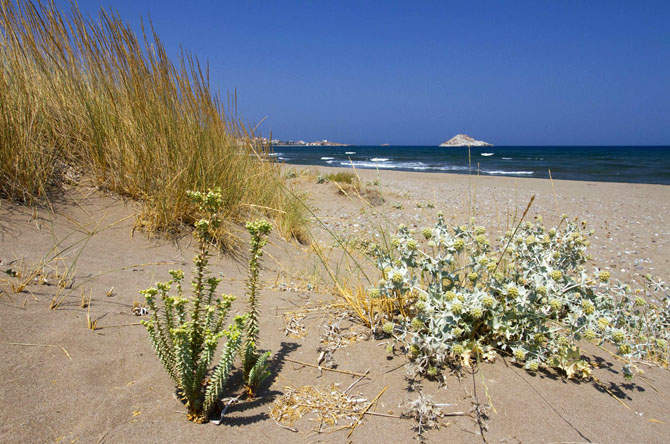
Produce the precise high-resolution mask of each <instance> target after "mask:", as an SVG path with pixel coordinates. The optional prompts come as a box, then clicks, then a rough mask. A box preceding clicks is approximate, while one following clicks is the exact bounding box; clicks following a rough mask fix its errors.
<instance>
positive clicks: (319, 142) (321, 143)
mask: <svg viewBox="0 0 670 444" xmlns="http://www.w3.org/2000/svg"><path fill="white" fill-rule="evenodd" d="M271 143H272V145H281V146H349V145H348V144H346V143H338V142H331V141H330V140H326V139H323V140H317V141H315V142H305V141H304V140H298V141H294V140H276V139H272V141H271Z"/></svg>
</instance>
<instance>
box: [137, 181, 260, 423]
mask: <svg viewBox="0 0 670 444" xmlns="http://www.w3.org/2000/svg"><path fill="white" fill-rule="evenodd" d="M188 195H189V198H190V199H191V200H192V201H193V203H194V204H196V205H197V206H198V208H199V210H200V212H201V213H202V214H203V215H204V217H203V218H202V219H200V220H199V221H197V222H196V223H195V232H194V236H195V238H196V240H197V241H198V253H197V254H196V256H195V258H194V259H193V263H194V264H195V268H194V276H193V279H192V281H191V285H192V287H193V293H192V295H191V297H190V298H186V297H184V293H183V288H182V282H183V280H184V272H183V271H182V270H170V275H171V276H172V279H171V280H170V281H168V282H157V283H156V286H155V287H152V288H148V289H146V290H142V291H141V292H140V293H142V294H143V295H144V297H145V299H146V303H147V307H148V308H149V315H150V316H149V319H148V320H145V321H143V322H142V323H143V325H144V326H145V327H146V329H147V331H148V333H149V338H150V340H151V343H152V346H153V349H154V351H155V353H156V355H157V356H158V358H159V360H160V362H161V363H162V364H163V366H164V367H165V369H166V371H167V373H168V374H169V375H170V377H171V378H172V380H173V381H174V383H175V384H176V385H177V387H178V390H179V392H180V393H181V395H182V398H183V400H184V402H185V404H186V408H187V412H188V413H187V415H188V419H189V420H191V421H194V422H198V423H201V422H205V421H207V418H208V415H209V414H211V413H212V411H213V410H214V407H215V405H216V403H217V401H218V399H219V397H220V396H221V393H222V391H223V388H224V385H225V383H226V381H227V380H228V377H229V375H230V373H231V371H232V369H233V364H234V360H235V357H236V356H237V355H238V354H239V352H240V349H241V348H242V342H243V339H244V338H246V349H245V350H246V351H245V357H246V356H252V357H253V359H254V360H253V365H251V367H250V371H249V372H247V371H245V380H246V381H247V384H248V385H249V383H250V382H249V381H251V382H252V383H255V385H253V387H254V388H256V387H257V386H258V383H260V382H257V381H262V380H263V379H265V378H266V377H267V376H268V375H269V369H268V362H267V359H268V357H269V353H265V354H262V355H260V356H259V355H258V354H257V353H256V351H255V350H256V349H255V343H256V341H257V338H258V310H257V308H256V301H255V293H256V291H255V288H256V282H257V279H258V267H257V259H258V257H260V256H261V255H262V252H261V250H262V248H263V245H265V243H264V241H263V240H262V239H259V238H258V236H257V237H254V236H253V235H252V251H254V252H255V253H254V254H253V255H252V260H254V261H256V262H254V264H255V265H254V266H253V267H252V266H251V262H250V277H249V289H250V297H249V298H250V304H249V305H250V311H249V313H247V314H245V315H244V316H236V317H235V319H234V321H233V323H231V324H230V325H228V327H227V328H224V326H225V320H226V317H227V315H228V312H229V310H230V307H231V304H232V302H233V300H234V299H235V298H234V297H233V296H230V295H221V296H217V295H216V289H217V286H218V285H219V282H220V279H218V278H215V277H211V276H209V275H208V265H209V258H210V247H211V245H212V240H213V232H214V230H216V229H217V228H218V227H219V226H220V224H221V218H220V211H221V209H222V204H223V202H222V198H221V193H220V191H219V190H210V191H208V192H207V193H201V192H189V194H188ZM253 226H254V227H257V228H258V231H259V233H262V234H267V232H269V229H268V227H269V224H268V223H267V222H265V221H262V222H261V223H258V222H257V223H256V225H253ZM254 257H255V259H253V258H254ZM171 290H176V295H171V294H170V293H171ZM224 337H225V339H226V341H225V344H224V345H223V351H222V352H221V357H220V359H219V362H218V364H217V365H216V366H215V367H214V368H213V369H210V364H211V363H212V360H213V359H214V355H215V353H216V350H217V347H218V345H219V342H220V341H221V339H222V338H224ZM249 359H250V358H247V359H245V365H246V364H248V362H251V361H249ZM245 369H246V367H245Z"/></svg>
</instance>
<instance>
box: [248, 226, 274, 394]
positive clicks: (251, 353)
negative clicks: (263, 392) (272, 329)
mask: <svg viewBox="0 0 670 444" xmlns="http://www.w3.org/2000/svg"><path fill="white" fill-rule="evenodd" d="M246 228H247V231H249V234H251V241H250V243H251V248H250V249H249V253H250V257H249V275H248V280H247V296H248V302H249V312H248V316H247V319H246V325H245V334H246V338H245V343H244V351H243V355H242V363H243V365H242V366H243V368H244V382H245V384H246V386H247V391H248V393H249V396H251V397H253V396H255V395H256V390H257V389H258V386H259V385H260V384H261V383H262V382H263V381H264V380H265V379H266V378H267V377H268V376H270V371H269V369H268V367H269V361H268V359H269V358H270V352H265V353H263V354H260V353H259V352H258V348H257V346H258V302H257V296H258V272H259V271H260V264H259V260H260V258H261V256H263V247H264V246H265V244H266V243H267V235H268V234H269V233H270V230H272V225H270V223H268V222H267V221H265V220H257V221H255V222H248V223H247V224H246Z"/></svg>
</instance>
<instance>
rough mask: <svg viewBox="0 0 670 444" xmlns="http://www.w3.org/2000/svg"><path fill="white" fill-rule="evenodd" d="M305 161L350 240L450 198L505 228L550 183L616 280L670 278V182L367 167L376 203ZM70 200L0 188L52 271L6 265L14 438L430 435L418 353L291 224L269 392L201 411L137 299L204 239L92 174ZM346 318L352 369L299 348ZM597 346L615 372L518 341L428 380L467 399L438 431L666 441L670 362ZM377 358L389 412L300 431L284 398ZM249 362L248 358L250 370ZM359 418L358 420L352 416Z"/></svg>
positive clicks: (224, 267) (20, 237)
mask: <svg viewBox="0 0 670 444" xmlns="http://www.w3.org/2000/svg"><path fill="white" fill-rule="evenodd" d="M286 168H288V167H286ZM306 170H311V174H305V173H302V174H301V169H300V168H297V172H298V174H297V177H296V178H295V179H290V180H289V183H292V184H293V186H294V187H295V188H296V189H299V190H303V191H306V192H308V193H309V203H310V205H311V206H312V208H313V211H314V214H315V215H316V216H318V218H319V219H320V220H321V221H322V223H323V226H324V227H327V228H328V230H332V231H333V232H336V233H339V234H340V235H341V236H342V237H343V238H345V239H348V240H355V239H374V238H375V237H376V235H377V234H378V231H377V230H378V227H380V226H381V227H387V228H388V229H391V230H393V229H394V228H393V227H395V226H396V225H397V224H400V223H404V224H406V225H410V226H412V227H416V228H418V229H421V228H422V227H424V226H427V225H430V224H431V223H432V222H433V221H434V218H435V214H436V212H437V211H442V212H443V213H444V214H445V217H446V218H447V220H448V221H449V222H453V223H454V224H457V223H463V222H467V221H468V220H469V219H470V218H471V217H474V218H475V219H476V221H477V223H478V224H479V225H483V226H486V227H487V228H488V229H489V230H490V232H492V233H502V232H504V231H506V230H507V229H508V227H509V226H510V224H512V223H513V221H514V220H515V217H516V220H518V218H519V217H521V214H522V213H523V211H524V209H525V208H526V206H527V204H528V202H529V200H530V199H531V196H535V199H534V202H533V205H532V206H531V208H530V210H529V213H528V215H527V218H531V219H532V218H534V217H536V216H538V215H541V216H542V217H543V218H544V220H545V223H546V225H547V226H551V225H552V224H554V223H556V222H557V221H558V220H559V218H560V215H561V214H563V213H565V214H567V215H568V216H569V217H571V218H573V217H574V218H578V220H585V221H586V222H587V223H588V225H589V226H590V227H591V228H592V229H593V230H595V234H594V236H593V237H592V238H591V248H590V251H591V253H592V255H593V261H592V263H593V264H597V265H598V266H600V267H602V268H606V269H608V270H610V271H611V273H612V275H613V277H614V278H617V279H622V280H633V279H638V278H639V277H640V276H644V275H646V274H647V273H651V274H652V275H655V276H659V277H660V278H662V279H664V280H667V279H668V278H669V277H670V253H669V249H668V239H670V224H669V223H668V219H667V214H669V213H670V186H663V185H644V184H624V183H604V182H603V183H600V182H573V181H554V182H553V183H552V182H550V181H549V180H543V179H527V178H519V179H516V178H509V177H491V176H486V177H484V176H482V177H477V176H467V175H453V174H429V173H405V172H394V171H379V172H377V171H374V170H358V171H357V174H359V175H360V178H361V180H362V182H364V183H370V184H371V185H369V186H370V187H372V188H374V189H376V190H377V191H378V192H379V193H380V194H381V196H382V197H383V199H384V202H383V203H379V204H378V205H374V206H373V205H369V204H368V203H366V202H363V201H361V199H359V198H358V197H356V196H354V195H352V194H343V193H342V192H340V190H339V189H338V186H337V185H336V184H334V183H332V182H331V183H324V184H317V183H316V181H315V180H314V179H315V177H316V176H317V175H318V174H325V173H326V172H330V171H329V170H328V169H326V168H321V169H320V170H319V172H317V171H315V169H313V168H312V169H309V168H307V169H306ZM346 171H352V170H346ZM372 184H376V185H372ZM55 209H56V213H55V214H51V213H50V212H49V211H48V210H46V209H40V210H39V211H33V210H32V209H30V208H27V207H22V206H18V205H16V204H14V203H12V202H9V201H7V200H2V201H0V236H1V237H0V245H1V248H0V260H1V261H2V263H1V266H2V270H3V271H4V270H9V269H12V270H14V271H17V272H19V274H20V275H21V276H31V275H30V272H31V271H32V270H37V269H38V268H39V269H40V270H41V269H44V273H40V274H36V275H35V276H34V279H30V281H29V282H28V283H27V284H28V285H27V287H26V288H25V289H24V290H23V291H20V292H17V291H15V290H16V288H12V285H14V286H16V285H17V283H18V282H19V281H20V279H19V278H15V277H11V276H9V275H7V276H5V273H3V276H2V279H1V280H0V291H1V293H0V307H1V308H0V332H1V335H0V336H1V337H2V339H1V341H0V350H1V353H2V357H3V359H2V362H1V363H0V373H1V374H2V376H3V382H2V385H1V386H0V395H1V396H0V398H1V399H2V400H3V401H4V402H3V406H2V408H1V409H0V420H1V421H0V422H1V425H0V441H2V442H6V443H27V442H34V443H42V442H56V443H97V444H100V443H162V442H214V441H219V440H220V441H227V442H232V441H236V440H251V441H253V442H268V443H270V442H287V443H288V442H311V443H316V442H370V441H380V442H381V441H385V442H414V440H416V439H417V433H416V431H415V430H414V428H415V427H416V425H417V423H416V421H414V420H413V419H401V418H398V417H397V416H398V415H399V414H400V413H402V412H403V411H404V410H405V409H406V405H407V403H408V402H409V401H411V400H413V399H415V398H416V397H417V392H416V391H409V390H408V382H407V380H406V378H405V370H404V368H403V364H404V363H405V362H406V358H405V357H404V356H401V355H395V356H392V357H391V356H389V355H387V353H386V352H385V350H384V348H385V347H384V346H385V345H386V342H385V341H383V340H375V339H374V338H372V337H370V335H369V334H368V333H366V331H365V329H363V328H362V327H361V326H360V325H357V324H356V323H355V322H353V321H352V320H351V319H350V317H349V316H347V315H346V313H343V312H342V311H341V310H339V311H338V310H337V309H335V308H334V307H335V306H333V305H332V304H333V303H336V302H338V299H337V297H336V295H335V292H334V291H333V288H332V282H330V281H329V280H328V277H327V275H326V273H324V272H323V270H322V269H321V268H320V265H319V261H318V260H317V259H316V258H315V256H314V254H313V253H312V249H311V248H310V247H309V246H307V245H296V244H295V243H289V242H287V241H285V240H282V239H280V238H279V237H277V235H276V234H273V235H272V236H271V242H270V244H269V246H268V248H267V254H266V256H265V257H264V259H263V266H264V268H263V271H262V274H261V279H262V283H263V285H262V289H261V294H260V301H261V302H260V303H261V330H260V347H261V348H262V349H265V350H270V351H271V352H272V371H273V373H272V376H271V377H270V379H269V380H268V381H267V382H266V383H265V384H264V386H263V387H262V388H261V390H260V391H259V393H258V398H256V399H255V400H253V401H240V402H237V403H235V404H233V405H232V406H231V407H230V409H229V411H228V413H227V415H226V418H225V419H224V421H223V422H222V424H221V425H218V426H217V425H215V424H213V423H208V424H205V425H197V424H193V423H191V422H189V421H187V420H186V414H185V409H184V406H183V405H182V404H181V402H180V401H179V400H178V399H177V397H176V396H175V387H174V386H173V385H172V384H171V382H170V379H169V378H168V377H167V375H166V374H165V372H164V370H163V368H162V367H161V365H160V363H159V361H158V360H157V359H156V357H155V355H154V353H153V350H152V349H151V345H150V342H149V340H148V338H147V333H146V331H145V329H144V328H143V327H142V326H141V325H139V324H138V322H139V320H140V319H141V317H139V316H136V315H134V314H133V304H134V303H141V302H142V299H141V296H140V294H139V291H140V290H142V289H144V288H147V287H149V286H151V285H153V283H154V282H155V281H158V280H167V271H168V270H169V269H173V268H182V269H184V270H191V268H192V263H191V258H192V257H193V254H194V253H193V252H194V246H193V245H192V242H191V240H190V238H189V237H188V236H184V237H183V238H181V239H179V240H176V241H170V240H165V239H157V240H156V239H153V240H150V239H147V237H146V235H145V234H144V233H142V232H134V233H133V231H132V227H133V221H134V215H135V214H136V211H137V205H136V204H135V203H133V202H127V201H124V200H123V199H121V198H119V197H116V196H113V195H108V194H105V193H102V192H100V191H98V190H95V189H90V188H85V187H83V186H77V187H73V188H71V189H69V190H67V191H66V193H65V195H64V197H63V199H61V200H59V201H58V202H57V203H56V205H55ZM312 227H313V228H312V233H313V235H314V238H315V242H316V243H317V244H319V245H321V246H322V247H324V248H325V247H327V246H332V244H333V238H332V235H330V234H328V233H327V230H325V229H324V228H320V225H319V224H318V223H316V222H313V225H312ZM240 231H242V229H240ZM66 247H70V248H66ZM60 250H65V251H62V252H60V254H57V255H55V256H56V257H55V258H54V259H53V260H50V261H49V262H48V263H43V264H41V266H40V261H44V258H46V257H51V256H53V254H52V253H53V252H55V251H60ZM242 251H243V253H242V254H240V255H239V256H237V257H231V256H221V257H217V258H216V259H215V260H214V261H213V262H214V263H213V265H212V268H211V269H212V272H213V273H214V274H216V275H218V274H219V273H221V275H222V276H223V281H222V284H221V287H220V290H221V291H223V292H225V293H230V294H233V295H236V296H237V297H238V300H237V301H236V302H235V305H234V307H235V309H237V310H240V311H242V310H243V308H244V305H243V303H244V297H243V295H244V288H245V282H244V279H245V276H246V258H245V254H246V248H244V249H243V250H242ZM68 269H71V271H72V273H73V276H74V281H73V283H72V285H71V287H69V289H66V291H61V292H60V293H59V287H58V286H57V285H56V281H57V278H58V276H59V275H62V274H63V273H65V271H66V270H68ZM69 290H72V291H69ZM59 295H60V296H59ZM61 296H62V301H60V303H59V305H58V307H57V308H56V309H53V310H51V309H50V308H49V307H50V304H51V303H52V301H53V300H54V298H57V299H58V300H60V299H59V298H60V297H61ZM89 297H90V307H86V308H83V307H82V300H83V299H86V300H88V299H89ZM329 304H330V305H329ZM296 314H298V315H300V316H302V317H300V316H297V317H296ZM87 317H88V318H89V319H92V320H95V321H96V322H97V325H96V329H95V330H91V329H89V328H87ZM288 319H297V321H296V322H297V324H295V325H299V326H302V327H303V328H304V337H300V338H299V337H292V336H291V335H290V332H289V331H287V330H286V326H287V324H286V322H285V321H286V320H288ZM333 329H335V330H337V331H338V332H339V334H340V335H344V336H343V337H346V338H349V339H347V341H344V342H343V343H342V344H341V345H340V346H339V347H337V348H336V349H335V351H334V353H333V361H334V363H335V365H336V369H338V370H341V371H343V372H344V373H337V372H332V371H328V370H319V369H317V368H314V367H310V366H306V365H303V364H300V363H298V362H296V361H299V362H303V363H308V364H312V365H316V364H317V362H318V358H319V355H320V351H321V350H323V347H324V346H325V345H327V344H326V343H325V342H324V341H325V339H324V338H327V335H325V334H324V333H327V332H328V331H331V332H332V331H333ZM287 333H288V334H287ZM298 336H302V335H298ZM582 347H583V348H582V352H583V354H584V355H585V356H586V357H587V358H588V359H590V360H591V361H592V362H595V363H597V368H596V369H595V370H594V376H595V377H596V380H597V381H599V382H598V383H596V382H594V381H583V382H579V381H572V380H570V381H567V380H565V379H563V378H562V377H560V376H558V375H556V374H554V373H551V372H539V373H537V374H534V375H533V374H530V373H528V372H526V371H524V370H523V369H522V368H520V367H518V366H516V365H514V364H512V363H511V362H510V360H509V359H508V358H505V357H499V358H498V359H497V361H496V362H495V363H491V364H484V365H482V366H481V368H480V370H479V372H477V373H475V374H470V373H468V372H467V371H465V372H464V373H462V374H461V375H456V374H448V375H447V377H446V386H441V385H439V384H437V383H436V382H433V381H428V380H422V381H421V386H422V388H421V390H422V392H423V393H425V394H427V395H430V396H432V398H433V399H434V400H435V402H437V403H440V404H445V405H447V407H445V408H444V411H445V412H447V413H453V416H447V417H445V418H443V419H442V421H441V423H442V427H440V429H439V430H428V431H426V432H425V433H424V435H423V437H424V438H425V439H426V440H427V442H456V443H459V442H462V443H470V442H490V443H517V442H524V443H526V442H546V443H550V442H598V443H631V442H646V443H662V442H667V437H668V436H670V413H669V412H670V400H669V399H668V397H667V393H670V373H668V370H667V369H664V368H660V367H658V366H655V365H644V364H641V368H642V369H643V370H644V372H645V373H644V375H643V376H639V377H636V378H635V379H633V381H625V380H624V378H623V375H622V374H621V372H620V367H621V365H620V362H618V361H617V360H615V359H614V358H613V357H612V356H610V355H609V354H608V353H606V352H605V351H603V350H600V349H598V348H597V347H595V346H593V345H591V344H583V346H582ZM238 368H239V364H238ZM366 372H368V373H367V374H366V377H365V378H363V379H361V380H360V382H357V383H356V384H355V386H354V387H353V388H352V389H351V393H352V394H355V395H357V396H358V395H360V398H363V399H365V400H367V402H369V401H371V400H373V398H375V397H376V396H378V395H379V394H380V393H381V392H382V391H383V390H384V389H385V388H386V387H388V388H387V389H385V391H383V394H381V396H379V400H378V403H377V405H376V406H375V407H374V408H373V409H371V411H372V410H374V411H375V412H376V413H378V415H368V414H366V415H363V419H362V420H361V423H360V424H359V425H357V426H356V428H355V429H354V430H353V432H352V433H351V436H350V437H348V434H349V431H350V430H351V428H342V429H340V430H337V431H332V432H329V431H328V430H329V427H326V426H324V425H323V424H320V423H319V422H318V421H315V420H314V418H315V416H310V415H306V416H305V417H304V418H302V419H300V420H298V421H297V422H296V423H295V424H294V425H293V426H291V430H290V429H289V427H288V426H286V427H281V426H279V425H278V424H276V423H275V421H274V420H273V419H272V418H271V416H270V411H271V409H272V407H273V406H274V405H275V402H276V401H277V400H279V399H281V396H282V394H285V393H287V392H288V391H289V390H290V388H299V387H303V386H313V387H316V388H318V389H320V390H322V391H325V392H327V391H329V390H332V389H333V388H339V390H344V389H346V388H347V387H349V386H350V385H351V384H352V383H354V382H356V381H357V380H358V379H359V377H358V376H356V375H353V374H352V373H356V374H365V373H366ZM239 378H240V375H239V374H235V375H234V376H233V382H235V381H238V382H239ZM235 386H236V387H239V384H236V385H235ZM414 390H416V388H414ZM238 394H239V391H238V392H229V393H227V394H226V396H236V395H238ZM478 405H479V406H480V407H481V408H482V409H483V411H485V413H486V416H485V420H484V423H483V424H480V423H478V421H477V420H476V419H475V415H474V414H473V407H476V406H478ZM310 419H311V420H310ZM347 424H349V422H348V421H346V420H344V419H343V420H342V422H341V423H339V424H338V425H337V426H336V427H335V429H337V428H338V427H340V426H345V425H347ZM482 431H483V435H484V438H485V439H486V441H484V439H483V437H482Z"/></svg>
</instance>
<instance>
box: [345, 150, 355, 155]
mask: <svg viewBox="0 0 670 444" xmlns="http://www.w3.org/2000/svg"><path fill="white" fill-rule="evenodd" d="M344 154H356V151H345V152H344Z"/></svg>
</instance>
